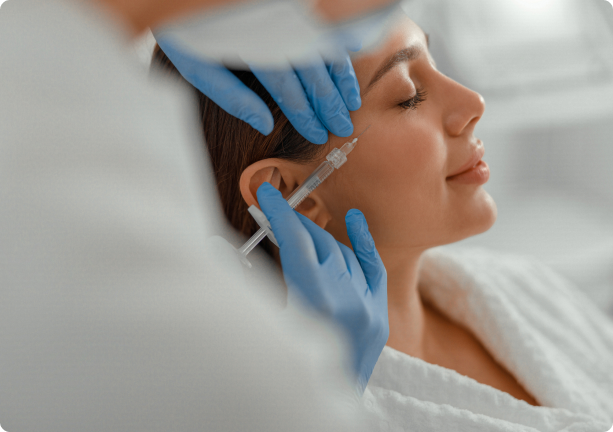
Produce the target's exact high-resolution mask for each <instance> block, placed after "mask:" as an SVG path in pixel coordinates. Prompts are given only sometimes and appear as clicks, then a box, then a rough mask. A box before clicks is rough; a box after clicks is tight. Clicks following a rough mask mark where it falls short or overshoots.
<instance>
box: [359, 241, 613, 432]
mask: <svg viewBox="0 0 613 432" xmlns="http://www.w3.org/2000/svg"><path fill="white" fill-rule="evenodd" d="M420 292H421V294H422V296H423V298H424V299H425V300H426V301H427V302H429V303H431V304H432V305H434V306H435V307H436V308H437V309H438V310H439V311H440V312H441V313H443V314H444V315H446V316H447V317H448V318H449V319H450V320H452V321H454V322H456V323H458V324H460V325H462V326H463V327H465V328H467V329H468V330H470V331H471V332H472V333H473V335H474V336H475V337H476V338H477V339H478V340H479V341H480V342H481V343H482V344H483V346H484V347H485V348H486V349H487V350H488V351H489V352H490V354H491V355H492V356H493V357H494V359H496V360H497V361H498V362H499V363H500V364H501V365H502V366H504V367H505V368H506V369H507V370H508V371H509V372H510V373H511V374H512V375H513V376H514V377H515V378H516V379H517V380H518V381H519V383H520V384H521V385H522V386H523V387H524V388H525V389H526V390H527V391H528V392H529V393H530V394H532V395H533V396H534V397H535V398H536V399H537V401H538V403H539V404H540V405H542V406H541V407H535V406H532V405H530V404H528V403H526V402H524V401H521V400H518V399H516V398H514V397H513V396H511V395H509V394H508V393H505V392H502V391H500V390H497V389H495V388H493V387H490V386H488V385H485V384H481V383H479V382H477V381H475V380H474V379H472V378H469V377H467V376H464V375H461V374H459V373H457V372H456V371H454V370H451V369H447V368H444V367H440V366H437V365H433V364H430V363H426V362H424V361H422V360H420V359H417V358H415V357H411V356H409V355H406V354H404V353H401V352H399V351H396V350H394V349H392V348H390V347H385V349H384V350H383V352H382V354H381V357H380V358H379V361H378V363H377V365H376V367H375V370H374V372H373V375H372V377H371V379H370V382H369V385H368V387H367V390H366V392H365V394H364V403H365V405H366V407H367V409H368V410H369V411H371V413H373V414H375V416H376V417H377V418H378V424H377V425H376V428H378V429H379V430H385V431H396V430H398V431H400V430H402V431H404V430H407V431H418V432H426V431H437V432H441V431H455V432H463V431H471V432H478V431H488V432H496V431H509V432H510V431H532V432H535V431H540V432H550V431H565V432H579V431H581V432H584V431H585V432H605V431H608V430H609V429H610V428H611V425H612V424H613V321H611V320H610V318H608V317H607V316H606V315H604V314H603V312H601V311H600V310H599V309H598V308H597V307H596V306H595V305H594V304H593V303H592V302H591V300H589V299H588V298H587V297H586V296H585V295H584V294H583V293H582V292H580V291H579V290H578V289H577V288H576V287H574V286H573V285H572V284H571V283H570V282H568V281H567V280H565V279H564V278H562V277H561V276H559V275H557V274H556V273H555V272H553V271H552V270H551V269H549V268H548V267H546V266H544V265H542V264H539V263H535V262H533V260H529V259H527V258H522V257H518V256H515V255H508V254H500V253H494V252H492V251H488V250H484V249H475V248H470V249H459V248H436V249H433V250H430V251H428V253H426V254H425V255H424V259H423V262H422V267H421V273H420Z"/></svg>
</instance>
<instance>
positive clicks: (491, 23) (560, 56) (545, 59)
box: [134, 0, 613, 317]
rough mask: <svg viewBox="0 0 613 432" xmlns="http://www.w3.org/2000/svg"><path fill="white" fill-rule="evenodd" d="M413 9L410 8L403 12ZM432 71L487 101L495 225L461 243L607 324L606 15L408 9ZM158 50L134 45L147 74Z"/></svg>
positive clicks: (584, 6)
mask: <svg viewBox="0 0 613 432" xmlns="http://www.w3.org/2000/svg"><path fill="white" fill-rule="evenodd" d="M409 4H411V2H409ZM412 4H413V5H417V6H410V8H409V10H410V13H411V16H412V17H413V18H414V20H415V21H416V22H417V23H418V24H419V25H421V26H422V28H424V30H425V31H426V32H427V33H429V35H430V41H431V47H430V50H431V52H432V54H433V56H434V58H435V60H436V62H437V65H438V67H439V69H440V70H441V71H442V72H443V73H445V74H446V75H448V76H450V77H451V78H453V79H455V80H456V81H458V82H460V83H462V84H464V85H466V86H467V87H470V88H472V89H474V90H476V91H478V92H480V93H481V94H482V95H483V96H484V98H485V100H486V103H487V110H486V113H485V116H484V117H483V119H482V120H481V121H480V123H479V126H478V127H477V130H476V134H477V136H478V137H479V138H481V139H482V140H483V141H484V143H485V148H486V154H485V158H484V159H485V160H486V161H487V163H488V164H489V165H490V168H491V178H490V181H489V182H488V184H487V185H486V189H487V190H488V192H489V193H490V194H491V195H492V196H493V197H494V199H495V201H496V203H497V204H498V214H499V216H498V221H497V222H496V224H495V225H494V227H493V228H492V229H491V230H490V231H488V232H487V233H484V234H482V235H479V236H476V237H473V238H470V239H468V240H465V241H464V242H461V244H464V245H478V246H485V247H488V248H491V249H496V250H500V251H507V252H513V253H519V254H523V255H531V256H533V257H535V258H536V259H538V260H540V261H543V262H545V263H546V264H549V265H550V266H552V267H553V268H555V269H556V270H558V271H559V272H560V273H562V274H563V275H565V276H566V277H567V278H569V279H570V280H572V281H573V282H575V283H576V284H577V285H578V286H579V287H580V288H581V289H582V290H583V291H584V292H585V293H586V294H587V295H588V296H589V297H591V298H592V299H593V300H594V301H595V302H596V303H597V305H598V306H599V307H601V308H602V309H603V310H604V311H605V312H607V313H608V314H610V315H611V316H612V317H613V168H612V165H613V7H612V6H611V4H609V3H608V2H607V1H605V0H462V1H458V0H428V1H427V2H426V1H423V2H421V3H419V2H417V1H416V0H412ZM153 44H154V41H153V38H152V36H151V35H149V36H147V37H145V38H143V39H142V40H140V41H137V43H136V44H135V47H134V48H135V50H136V52H137V53H138V55H139V57H140V58H141V59H142V61H143V64H144V65H146V66H148V63H149V61H150V57H151V50H152V47H153Z"/></svg>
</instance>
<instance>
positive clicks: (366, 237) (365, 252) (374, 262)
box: [345, 209, 387, 295]
mask: <svg viewBox="0 0 613 432" xmlns="http://www.w3.org/2000/svg"><path fill="white" fill-rule="evenodd" d="M345 223H346V225H347V235H348V236H349V240H350V241H351V246H352V247H353V252H354V253H355V255H356V257H357V258H358V261H359V262H360V266H361V267H362V271H363V272H364V276H365V277H366V282H367V283H368V286H369V288H370V290H371V291H372V293H373V295H375V294H377V289H378V288H381V287H382V286H383V287H384V286H386V284H383V283H381V282H382V281H383V280H384V279H387V271H386V270H385V266H384V265H383V261H382V260H381V257H380V256H379V252H377V248H376V247H375V241H374V240H373V238H372V235H371V234H370V231H369V230H368V224H367V223H366V219H365V218H364V215H363V214H362V212H361V211H359V210H356V209H352V210H349V211H348V212H347V215H346V216H345Z"/></svg>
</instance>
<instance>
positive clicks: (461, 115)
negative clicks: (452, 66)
mask: <svg viewBox="0 0 613 432" xmlns="http://www.w3.org/2000/svg"><path fill="white" fill-rule="evenodd" d="M442 79H443V80H444V81H445V82H444V84H443V87H444V93H443V94H444V95H445V100H446V104H445V111H444V113H443V115H444V119H443V120H444V127H445V131H446V132H447V133H448V134H449V135H450V136H454V137H455V136H460V135H463V134H472V132H473V130H474V129H475V126H476V124H477V122H478V121H479V119H481V117H482V116H483V113H484V112H485V99H483V96H481V95H480V94H479V93H477V92H475V91H473V90H470V89H468V88H466V87H464V86H463V85H461V84H460V83H458V82H456V81H454V80H452V79H451V78H448V77H445V76H443V77H442Z"/></svg>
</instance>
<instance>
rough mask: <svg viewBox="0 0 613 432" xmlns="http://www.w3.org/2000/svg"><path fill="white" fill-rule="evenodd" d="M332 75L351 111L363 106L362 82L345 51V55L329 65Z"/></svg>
mask: <svg viewBox="0 0 613 432" xmlns="http://www.w3.org/2000/svg"><path fill="white" fill-rule="evenodd" d="M328 70H329V72H330V77H331V78H332V81H333V82H334V84H335V85H336V87H337V88H338V91H339V92H340V94H341V96H342V97H343V100H344V101H345V105H346V106H347V109H349V111H356V110H358V109H360V106H362V99H361V97H360V84H358V78H357V77H356V75H355V70H354V69H353V64H352V63H351V58H350V57H349V55H348V54H346V53H345V55H344V57H341V58H337V59H335V60H334V61H333V62H332V63H330V65H329V66H328Z"/></svg>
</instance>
